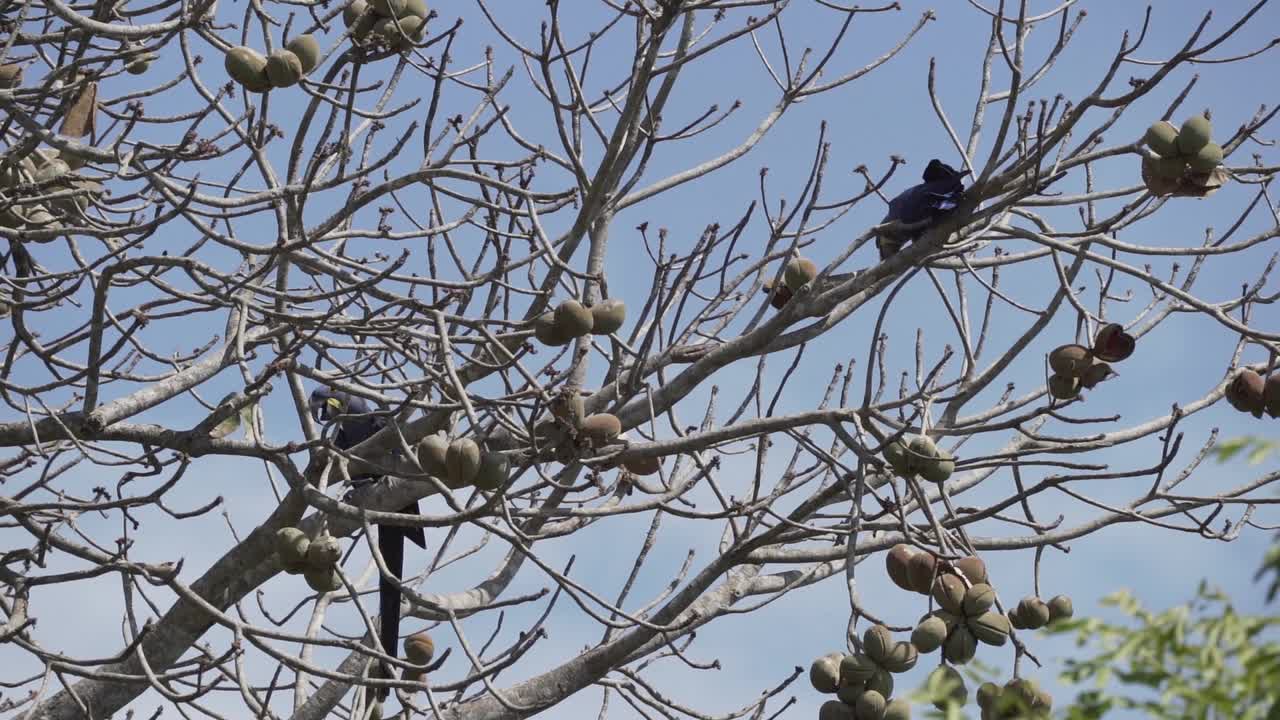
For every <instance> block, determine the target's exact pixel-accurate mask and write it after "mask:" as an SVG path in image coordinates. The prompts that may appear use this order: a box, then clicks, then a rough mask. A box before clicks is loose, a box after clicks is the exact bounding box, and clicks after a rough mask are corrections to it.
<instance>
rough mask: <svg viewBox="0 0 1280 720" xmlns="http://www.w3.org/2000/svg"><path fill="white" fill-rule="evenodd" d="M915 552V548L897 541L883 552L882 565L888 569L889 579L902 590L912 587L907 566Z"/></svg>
mask: <svg viewBox="0 0 1280 720" xmlns="http://www.w3.org/2000/svg"><path fill="white" fill-rule="evenodd" d="M915 554H916V549H915V548H913V547H911V546H910V545H907V544H906V543H898V544H897V545H894V546H893V547H892V548H890V549H889V552H887V553H885V556H884V566H885V569H886V570H888V571H889V579H890V580H892V581H893V584H894V585H897V586H898V587H900V588H902V589H903V590H911V589H912V587H911V576H910V575H909V574H908V570H907V568H908V566H909V564H910V562H911V558H912V557H913V556H914V555H915Z"/></svg>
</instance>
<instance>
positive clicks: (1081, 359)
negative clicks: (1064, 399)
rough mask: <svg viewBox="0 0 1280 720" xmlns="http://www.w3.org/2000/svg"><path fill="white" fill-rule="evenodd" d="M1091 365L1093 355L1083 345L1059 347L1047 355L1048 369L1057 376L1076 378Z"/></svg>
mask: <svg viewBox="0 0 1280 720" xmlns="http://www.w3.org/2000/svg"><path fill="white" fill-rule="evenodd" d="M1091 364H1093V353H1092V352H1090V351H1089V348H1087V347H1085V346H1083V345H1060V346H1058V347H1056V348H1054V349H1053V351H1052V352H1050V353H1049V367H1050V369H1052V370H1053V371H1054V372H1055V373H1057V374H1059V375H1065V376H1066V377H1074V378H1078V377H1080V376H1081V375H1083V374H1084V372H1085V370H1088V369H1089V366H1090V365H1091Z"/></svg>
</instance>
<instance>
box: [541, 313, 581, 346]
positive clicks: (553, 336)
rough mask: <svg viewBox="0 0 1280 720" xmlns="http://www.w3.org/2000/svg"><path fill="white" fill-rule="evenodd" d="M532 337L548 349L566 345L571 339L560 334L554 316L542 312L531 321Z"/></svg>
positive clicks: (553, 314)
mask: <svg viewBox="0 0 1280 720" xmlns="http://www.w3.org/2000/svg"><path fill="white" fill-rule="evenodd" d="M533 336H534V337H535V338H537V339H538V342H540V343H542V344H543V345H547V346H549V347H559V346H561V345H568V344H569V343H570V342H572V341H573V338H572V337H570V336H568V335H566V334H564V333H562V332H561V331H560V327H559V326H558V325H556V314H555V313H553V312H544V313H542V314H541V315H539V316H537V317H535V318H534V319H533Z"/></svg>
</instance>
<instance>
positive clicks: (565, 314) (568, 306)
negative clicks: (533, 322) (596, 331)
mask: <svg viewBox="0 0 1280 720" xmlns="http://www.w3.org/2000/svg"><path fill="white" fill-rule="evenodd" d="M555 322H556V327H557V328H559V330H560V333H561V334H562V335H568V336H569V337H575V338H577V337H582V336H583V335H586V334H587V333H589V332H591V327H592V324H593V323H594V322H595V321H594V319H593V318H592V317H591V311H590V310H588V309H586V308H584V307H582V303H580V302H578V301H577V300H565V301H564V302H562V303H560V304H559V305H557V306H556V311H555Z"/></svg>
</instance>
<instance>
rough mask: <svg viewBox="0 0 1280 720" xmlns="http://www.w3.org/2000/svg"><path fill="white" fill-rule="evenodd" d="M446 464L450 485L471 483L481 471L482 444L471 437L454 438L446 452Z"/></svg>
mask: <svg viewBox="0 0 1280 720" xmlns="http://www.w3.org/2000/svg"><path fill="white" fill-rule="evenodd" d="M444 466H445V476H446V477H447V478H449V482H450V483H451V484H450V485H449V487H462V486H464V485H470V484H471V483H472V482H474V481H475V479H476V474H477V473H479V472H480V446H479V445H476V443H475V441H474V440H472V439H471V438H459V439H458V440H454V441H453V442H451V443H449V449H448V450H447V451H446V452H445V456H444Z"/></svg>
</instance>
